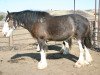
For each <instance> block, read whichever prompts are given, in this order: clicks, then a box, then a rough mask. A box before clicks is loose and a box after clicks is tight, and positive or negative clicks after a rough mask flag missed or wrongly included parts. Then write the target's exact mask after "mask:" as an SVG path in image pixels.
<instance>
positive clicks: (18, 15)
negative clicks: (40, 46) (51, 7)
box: [10, 10, 50, 25]
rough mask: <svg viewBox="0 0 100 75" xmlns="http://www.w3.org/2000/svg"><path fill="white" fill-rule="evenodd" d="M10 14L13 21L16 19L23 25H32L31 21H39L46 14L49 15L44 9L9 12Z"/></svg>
mask: <svg viewBox="0 0 100 75" xmlns="http://www.w3.org/2000/svg"><path fill="white" fill-rule="evenodd" d="M10 15H11V16H12V17H13V20H14V21H17V23H18V24H24V25H32V24H33V23H35V22H37V21H39V20H40V19H41V18H46V17H47V16H50V14H49V13H47V12H45V11H32V10H24V11H20V12H11V13H10Z"/></svg>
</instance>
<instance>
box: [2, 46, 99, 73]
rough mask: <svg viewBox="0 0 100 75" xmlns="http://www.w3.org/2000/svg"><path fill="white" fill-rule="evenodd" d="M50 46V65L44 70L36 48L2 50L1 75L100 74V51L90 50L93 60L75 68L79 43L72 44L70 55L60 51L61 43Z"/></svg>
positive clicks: (48, 57) (48, 60)
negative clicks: (41, 68) (86, 64)
mask: <svg viewBox="0 0 100 75" xmlns="http://www.w3.org/2000/svg"><path fill="white" fill-rule="evenodd" d="M48 48H49V50H48V51H47V62H48V67H47V68H45V69H43V70H39V69H37V64H38V61H39V60H40V58H39V57H40V54H39V52H37V51H36V48H33V50H24V49H22V50H11V51H9V50H6V51H0V75H100V52H96V51H93V50H90V53H91V55H92V57H93V62H92V63H91V64H90V65H88V66H84V67H81V68H75V67H74V64H75V62H76V61H77V59H78V56H79V49H78V46H77V45H73V46H72V49H71V50H70V54H68V55H63V54H60V53H59V50H60V48H61V47H60V46H59V45H49V47H48Z"/></svg>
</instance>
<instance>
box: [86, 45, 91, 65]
mask: <svg viewBox="0 0 100 75" xmlns="http://www.w3.org/2000/svg"><path fill="white" fill-rule="evenodd" d="M84 50H85V61H86V64H90V63H91V62H92V61H93V59H92V57H91V55H90V52H89V49H88V48H87V47H86V46H84Z"/></svg>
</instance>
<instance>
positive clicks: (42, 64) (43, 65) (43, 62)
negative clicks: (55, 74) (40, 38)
mask: <svg viewBox="0 0 100 75" xmlns="http://www.w3.org/2000/svg"><path fill="white" fill-rule="evenodd" d="M40 55H41V60H40V62H39V63H38V69H44V68H46V67H47V60H46V54H45V52H44V50H43V49H42V50H41V52H40Z"/></svg>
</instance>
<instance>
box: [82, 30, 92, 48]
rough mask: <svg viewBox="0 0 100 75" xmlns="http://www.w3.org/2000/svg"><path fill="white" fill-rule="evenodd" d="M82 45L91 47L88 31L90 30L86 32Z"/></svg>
mask: <svg viewBox="0 0 100 75" xmlns="http://www.w3.org/2000/svg"><path fill="white" fill-rule="evenodd" d="M84 45H85V46H86V47H87V48H92V39H91V33H90V31H89V33H88V34H87V36H86V37H85V38H84Z"/></svg>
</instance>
